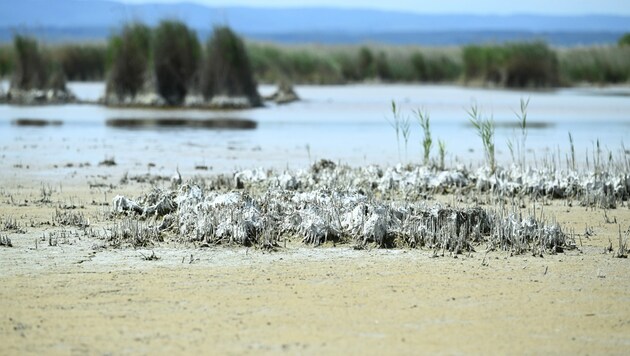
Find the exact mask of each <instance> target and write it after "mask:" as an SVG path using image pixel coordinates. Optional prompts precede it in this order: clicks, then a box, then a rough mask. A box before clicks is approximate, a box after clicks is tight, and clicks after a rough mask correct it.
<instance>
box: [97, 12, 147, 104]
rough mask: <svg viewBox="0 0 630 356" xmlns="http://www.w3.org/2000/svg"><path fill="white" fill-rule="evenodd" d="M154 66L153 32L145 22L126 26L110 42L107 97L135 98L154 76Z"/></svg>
mask: <svg viewBox="0 0 630 356" xmlns="http://www.w3.org/2000/svg"><path fill="white" fill-rule="evenodd" d="M151 63H152V58H151V29H150V28H149V27H147V26H146V25H144V24H141V23H131V24H127V25H125V26H124V27H123V29H122V31H121V33H120V34H118V35H115V36H113V37H111V38H110V40H109V45H108V66H109V75H108V78H107V88H106V92H107V94H112V95H115V96H117V97H118V98H119V99H122V98H124V97H128V96H129V97H135V96H136V94H138V93H140V92H141V91H142V90H143V89H144V87H145V84H146V83H147V81H148V79H149V77H150V75H151V74H150V68H151Z"/></svg>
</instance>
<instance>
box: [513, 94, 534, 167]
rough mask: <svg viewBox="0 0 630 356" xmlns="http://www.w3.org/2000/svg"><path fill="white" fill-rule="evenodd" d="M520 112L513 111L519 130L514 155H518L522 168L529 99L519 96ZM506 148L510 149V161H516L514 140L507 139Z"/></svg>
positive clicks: (524, 159) (523, 165) (523, 164)
mask: <svg viewBox="0 0 630 356" xmlns="http://www.w3.org/2000/svg"><path fill="white" fill-rule="evenodd" d="M520 104H521V105H520V112H518V113H517V112H515V113H514V114H515V115H516V120H517V126H518V128H519V130H520V133H521V135H520V140H518V139H516V140H515V141H516V157H518V162H517V163H518V165H519V166H520V167H522V168H524V167H525V163H526V162H525V161H526V158H525V155H526V147H525V143H526V141H527V107H528V106H529V99H527V100H524V99H523V98H521V102H520ZM508 148H509V149H510V154H511V155H512V161H517V160H516V159H515V154H514V142H513V141H512V140H511V139H508Z"/></svg>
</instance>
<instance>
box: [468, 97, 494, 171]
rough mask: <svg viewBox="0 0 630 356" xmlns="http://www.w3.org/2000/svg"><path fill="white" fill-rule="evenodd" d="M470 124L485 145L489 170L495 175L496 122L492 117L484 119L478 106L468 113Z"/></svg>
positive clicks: (474, 106)
mask: <svg viewBox="0 0 630 356" xmlns="http://www.w3.org/2000/svg"><path fill="white" fill-rule="evenodd" d="M467 112H468V116H469V120H470V123H471V124H472V126H473V127H474V128H475V130H476V131H477V135H478V136H479V137H480V138H481V142H482V144H483V149H484V153H485V156H486V161H487V163H488V168H490V171H491V172H493V173H494V171H496V161H495V155H494V129H495V127H494V120H493V119H492V117H489V118H488V117H483V116H482V115H481V112H480V111H479V108H478V107H477V105H476V104H474V105H472V106H471V108H470V110H468V111H467Z"/></svg>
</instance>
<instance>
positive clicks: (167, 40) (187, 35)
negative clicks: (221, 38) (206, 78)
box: [153, 21, 201, 105]
mask: <svg viewBox="0 0 630 356" xmlns="http://www.w3.org/2000/svg"><path fill="white" fill-rule="evenodd" d="M153 53H154V56H153V57H154V59H153V61H154V67H155V81H156V87H157V92H158V93H159V94H160V95H161V96H162V97H163V98H164V100H166V102H167V103H168V104H169V105H180V104H181V103H182V102H183V101H184V98H185V97H186V94H187V93H188V90H189V89H190V87H191V85H192V79H193V76H194V75H195V74H197V69H198V67H199V60H200V58H201V46H200V45H199V40H197V35H196V34H195V32H193V31H192V30H189V29H188V27H186V25H185V24H184V23H183V22H179V21H162V22H161V23H160V25H159V26H158V27H157V28H156V29H155V34H154V36H153Z"/></svg>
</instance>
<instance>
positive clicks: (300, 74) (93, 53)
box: [0, 21, 630, 104]
mask: <svg viewBox="0 0 630 356" xmlns="http://www.w3.org/2000/svg"><path fill="white" fill-rule="evenodd" d="M217 30H218V31H219V32H218V33H215V37H216V36H218V37H217V38H222V39H221V40H220V41H218V40H217V39H216V38H215V39H214V40H213V39H209V42H208V43H207V44H206V46H204V48H202V46H200V45H199V42H198V40H197V36H196V34H195V33H194V32H193V31H192V30H190V29H188V28H187V27H186V25H185V24H184V23H182V22H178V21H164V22H162V23H161V24H160V25H159V26H158V27H157V28H155V29H151V28H149V27H147V26H145V25H142V24H129V25H126V26H125V27H124V28H123V29H122V30H121V31H120V33H118V34H117V35H114V36H112V37H111V38H110V40H109V43H108V44H107V45H106V46H105V45H102V44H80V45H79V44H67V45H61V46H52V47H50V46H49V47H47V49H46V52H47V53H49V54H50V57H51V58H52V59H53V62H57V63H58V64H59V65H60V66H61V69H62V71H63V73H64V74H65V77H66V78H67V79H68V80H73V81H83V80H107V82H108V93H117V94H118V95H133V94H135V93H137V92H138V91H139V90H141V89H142V88H143V86H145V85H147V84H148V83H149V84H152V85H155V87H156V88H157V91H158V92H159V93H160V95H161V96H162V97H164V99H165V100H166V101H167V102H169V103H171V104H176V103H177V102H181V100H182V98H183V97H184V96H185V95H186V93H188V92H190V91H191V90H194V91H198V92H200V93H202V94H203V93H205V95H209V94H210V93H212V92H214V91H213V90H215V89H212V87H213V86H214V84H211V82H213V83H219V82H223V83H224V84H229V85H232V84H230V83H231V80H232V79H234V78H236V77H237V76H240V75H241V74H243V75H244V76H247V75H248V74H247V73H252V74H253V76H254V78H255V79H256V81H258V82H262V83H279V82H290V83H294V84H346V83H357V82H366V81H367V82H372V81H380V82H410V83H415V82H422V83H459V82H463V83H466V84H468V85H482V86H485V85H490V86H496V87H509V88H548V87H556V86H570V85H575V84H580V83H594V84H606V83H629V82H630V61H629V60H628V58H630V34H627V35H625V36H623V37H622V38H620V40H619V45H618V46H615V45H607V46H589V47H576V48H551V47H549V46H548V45H547V44H545V43H544V42H521V43H505V44H488V45H468V46H464V47H460V48H456V47H441V48H434V47H419V46H387V45H376V44H373V45H351V46H335V45H278V44H270V43H260V42H246V43H241V42H240V40H238V41H236V42H235V41H233V40H234V39H235V38H238V37H236V35H235V34H234V33H233V32H232V31H231V30H229V29H228V28H220V29H217ZM228 35H229V36H228ZM232 36H234V37H232ZM212 41H214V42H212ZM211 42H212V43H211ZM225 51H227V52H225ZM217 53H224V54H225V56H224V58H211V57H212V56H213V55H216V54H217ZM15 56H16V53H15V51H14V49H13V47H11V46H0V76H2V77H7V76H9V75H10V74H11V73H12V72H13V71H14V70H15V69H16V68H17V66H16V65H15V63H16V60H15ZM243 58H247V64H246V63H245V62H242V60H243ZM233 60H236V61H241V62H240V63H235V64H236V65H235V67H238V68H242V69H239V70H238V71H233V70H231V69H229V68H231V67H229V66H228V64H229V63H231V62H232V61H233ZM210 68H215V69H214V70H211V69H210ZM226 68H227V69H226ZM241 71H244V73H241ZM206 75H207V76H208V77H207V78H210V79H208V80H206V81H204V80H203V78H204V76H206ZM228 78H232V79H228ZM151 81H153V82H151ZM243 83H245V82H243ZM239 85H240V84H239ZM242 85H244V87H243V88H240V89H239V88H235V87H234V88H231V89H230V91H234V92H235V93H236V92H242V93H244V92H248V91H251V90H250V89H245V87H251V86H252V85H253V84H252V83H249V84H242Z"/></svg>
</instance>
